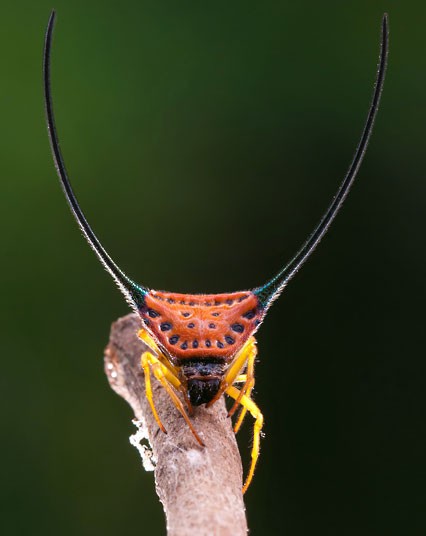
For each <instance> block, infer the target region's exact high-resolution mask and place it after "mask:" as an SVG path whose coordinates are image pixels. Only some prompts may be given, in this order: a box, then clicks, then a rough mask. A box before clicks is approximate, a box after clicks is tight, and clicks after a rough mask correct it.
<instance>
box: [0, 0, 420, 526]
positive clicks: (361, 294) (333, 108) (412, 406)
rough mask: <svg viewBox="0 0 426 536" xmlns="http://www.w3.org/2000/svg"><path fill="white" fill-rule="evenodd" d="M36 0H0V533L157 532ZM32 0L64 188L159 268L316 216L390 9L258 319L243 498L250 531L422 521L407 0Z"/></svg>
mask: <svg viewBox="0 0 426 536" xmlns="http://www.w3.org/2000/svg"><path fill="white" fill-rule="evenodd" d="M52 7H53V6H52V3H51V2H50V1H49V2H45V1H44V0H40V1H38V2H29V1H28V0H23V1H22V2H19V3H18V2H15V3H11V2H10V3H6V4H4V5H3V6H2V17H1V23H0V24H1V32H0V39H1V50H2V83H1V86H0V95H1V97H0V107H1V118H2V121H1V122H2V130H1V131H2V144H1V145H2V156H1V164H0V165H1V169H2V181H1V189H2V192H1V197H0V200H1V201H0V202H1V210H0V218H1V228H2V229H3V232H2V258H3V260H2V263H1V265H2V281H3V288H2V305H3V306H2V319H1V325H2V329H3V337H2V356H3V357H2V363H3V365H2V367H3V368H2V371H3V372H2V374H1V378H0V382H1V396H2V401H1V412H2V415H1V431H2V434H1V435H2V439H1V447H0V448H1V459H2V463H1V465H2V469H1V472H2V476H1V493H2V496H1V497H0V509H1V510H2V512H1V518H0V519H1V521H0V523H1V533H2V534H5V535H46V534H55V535H57V534H59V535H65V536H67V535H100V534H102V535H103V536H107V535H114V536H116V535H117V534H120V535H123V536H131V535H139V534H150V535H161V534H164V533H165V529H164V521H163V514H162V509H161V506H160V504H159V502H158V500H157V497H156V495H155V491H154V485H153V476H152V474H146V473H144V472H143V471H142V470H141V464H140V460H139V457H138V454H137V452H136V451H135V449H134V448H132V447H131V446H130V445H129V443H128V436H129V435H130V434H131V433H133V431H134V428H133V426H132V424H131V417H132V414H131V412H130V409H129V408H128V407H127V406H126V404H125V403H124V402H123V401H122V400H121V399H119V398H118V397H117V396H116V395H115V394H114V393H113V392H112V391H111V390H110V388H109V386H108V385H107V381H106V379H105V376H104V373H103V369H102V365H103V363H102V356H103V348H104V346H105V344H106V342H107V340H108V333H109V327H110V324H111V322H112V321H113V320H114V319H116V318H117V317H119V316H122V315H124V314H126V313H127V312H128V308H127V306H126V304H125V302H124V300H123V299H122V297H121V295H120V294H119V292H118V291H117V290H116V289H115V288H114V285H113V283H112V282H111V280H110V279H109V277H108V275H107V274H106V273H104V271H103V270H102V268H101V266H100V265H99V264H98V262H97V260H96V258H95V256H94V255H93V253H92V252H91V251H90V249H89V248H88V247H87V245H86V244H85V242H84V240H83V239H82V237H81V236H80V233H79V231H78V229H77V227H76V224H75V222H74V220H73V219H72V217H71V215H70V213H69V210H68V208H67V206H66V204H65V201H64V199H63V196H62V192H61V190H60V187H59V184H58V180H57V178H56V175H55V171H54V168H53V164H52V160H51V156H50V150H49V146H48V140H47V135H46V128H45V124H44V111H43V98H42V82H41V55H42V46H43V36H44V35H43V34H44V29H45V26H46V23H47V20H48V16H49V12H50V9H51V8H52ZM54 7H55V8H56V9H57V12H58V20H57V26H56V33H55V40H54V49H53V57H52V85H53V93H54V101H55V108H56V115H57V122H58V131H59V136H60V139H61V142H62V148H63V151H64V156H65V160H66V163H67V165H68V170H69V173H70V176H71V178H72V180H73V184H74V187H75V190H76V193H77V195H78V198H79V200H80V203H81V205H82V207H83V209H84V211H85V212H86V215H87V217H88V219H89V221H90V222H91V223H92V224H93V227H94V229H95V231H96V232H97V234H98V236H99V237H100V239H101V240H102V241H103V242H104V244H105V246H106V248H107V249H108V251H109V252H110V253H111V255H112V256H113V258H114V259H116V260H117V261H118V263H119V264H120V265H121V267H122V268H123V269H124V270H125V271H126V272H127V273H128V274H129V275H130V276H131V277H132V278H134V279H135V280H137V281H140V282H142V283H144V284H146V285H148V286H151V287H153V288H156V289H167V290H173V291H181V292H219V291H230V290H240V289H245V288H250V287H254V286H256V285H258V284H260V283H262V282H263V281H264V280H266V278H268V277H270V276H271V275H272V274H273V273H274V272H276V271H277V270H278V268H279V267H280V265H281V264H282V263H284V262H285V261H287V260H288V259H289V258H290V257H291V256H292V254H293V253H294V252H295V251H296V249H297V248H298V247H299V246H300V245H301V243H302V242H303V240H304V239H305V238H306V236H307V235H308V234H309V233H310V231H311V230H312V229H313V227H314V225H315V224H316V223H317V221H318V219H319V217H320V215H321V214H322V212H323V211H324V210H325V208H326V206H327V204H328V203H329V201H330V199H331V197H332V196H333V194H334V192H335V190H336V188H337V185H338V184H339V181H340V180H341V178H342V176H343V174H344V173H345V171H346V169H347V167H348V165H349V162H350V159H351V157H352V155H353V153H354V150H355V147H356V144H357V142H358V139H359V136H360V133H361V129H362V126H363V122H364V120H365V116H366V112H367V108H368V105H369V102H370V97H371V93H372V84H373V80H374V76H375V70H376V64H377V57H378V50H379V49H378V46H379V30H380V20H381V16H382V13H383V12H384V11H388V12H389V17H390V28H391V47H390V57H389V69H388V77H387V81H386V84H385V90H384V94H383V100H382V106H381V109H380V113H379V116H378V120H377V123H376V127H375V131H374V134H373V137H372V140H371V143H370V147H369V151H368V153H367V156H366V159H365V162H364V164H363V166H362V169H361V171H360V174H359V177H358V180H357V182H356V184H355V187H354V189H353V191H352V193H351V195H350V196H349V198H348V200H347V202H346V204H345V207H344V209H343V211H342V213H341V214H340V215H339V217H338V219H337V221H336V223H335V224H334V225H333V227H332V229H331V231H330V233H329V235H328V236H327V237H326V239H324V241H323V242H322V243H321V245H320V247H319V248H318V251H317V252H316V253H315V254H314V255H313V257H312V259H311V260H310V261H309V263H308V264H307V265H306V266H305V268H304V269H303V270H302V272H301V273H300V274H299V275H298V276H297V277H296V278H295V280H294V281H293V283H292V284H291V285H290V286H289V287H288V289H287V290H286V292H285V294H284V296H283V297H282V298H281V299H280V300H279V301H278V302H277V303H276V305H274V307H273V308H272V309H271V311H270V313H269V315H268V318H267V319H266V322H265V324H264V326H263V327H262V329H261V330H260V332H259V333H258V340H259V352H260V356H259V363H258V366H257V385H256V400H257V402H258V403H259V405H260V407H261V408H262V410H263V412H264V415H265V420H266V426H265V433H266V437H265V439H264V440H263V443H262V453H261V458H260V462H259V465H258V469H257V473H256V476H255V480H254V483H253V485H252V487H251V489H250V490H249V492H248V494H247V497H246V502H247V512H248V517H249V525H250V527H251V534H253V535H265V534H266V535H276V534H285V535H287V536H304V535H308V534H324V535H327V536H334V535H336V536H337V535H345V536H346V535H354V536H355V535H359V534H363V535H374V536H377V535H385V534H386V535H406V534H409V535H423V534H425V531H426V491H425V490H426V462H425V459H426V440H425V433H424V428H425V421H426V390H425V385H426V366H425V350H424V347H425V325H424V303H425V283H424V273H425V262H426V253H425V247H424V234H425V223H426V216H425V209H426V203H425V198H426V178H425V172H426V166H425V158H424V155H425V149H424V146H425V140H424V138H425V134H424V125H425V123H426V105H425V97H424V96H425V88H426V65H425V57H426V54H425V52H426V50H425V48H426V47H425V41H426V37H425V20H426V8H425V4H424V2H420V1H417V2H414V1H413V2H396V1H387V2H384V1H374V2H372V1H371V0H369V1H366V0H364V1H356V2H354V1H347V2H331V1H330V2H298V3H296V2H287V1H282V2H276V1H265V2H251V1H244V2H242V1H234V2H214V3H211V2H204V3H202V2H185V1H183V2H166V1H156V2H153V1H140V2H131V1H126V0H123V1H122V2H120V3H117V2H110V1H105V0H104V1H103V2H101V1H92V2H82V1H75V2H72V3H71V2H66V1H64V0H57V1H56V3H55V5H54ZM246 426H247V428H246V430H245V432H244V433H243V434H242V436H241V441H240V447H241V451H242V453H243V454H244V456H245V460H247V454H248V452H249V448H248V442H250V428H249V427H248V424H247V425H246ZM212 534H213V530H212ZM194 536H196V535H194Z"/></svg>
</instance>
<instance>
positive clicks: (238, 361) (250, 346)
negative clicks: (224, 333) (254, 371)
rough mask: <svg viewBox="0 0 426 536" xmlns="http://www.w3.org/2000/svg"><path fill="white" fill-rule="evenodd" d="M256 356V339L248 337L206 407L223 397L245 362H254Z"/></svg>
mask: <svg viewBox="0 0 426 536" xmlns="http://www.w3.org/2000/svg"><path fill="white" fill-rule="evenodd" d="M256 355H257V349H256V339H255V338H254V337H250V338H249V339H248V341H247V342H246V343H245V345H244V346H243V347H242V348H241V350H240V351H239V352H238V353H237V355H236V356H235V357H234V360H233V361H232V363H231V365H230V366H229V368H228V370H227V372H226V374H225V376H224V378H223V380H222V383H221V386H220V389H219V391H218V392H217V394H216V396H215V397H214V398H213V400H211V401H210V402H209V403H208V404H207V407H209V406H211V405H213V404H214V403H215V402H216V400H218V399H219V398H220V397H221V396H222V395H223V393H224V392H225V391H226V389H227V388H228V387H230V386H231V385H232V384H233V383H234V382H235V380H236V379H237V377H239V374H240V372H241V371H242V370H243V369H244V367H245V366H246V363H247V361H248V360H249V359H250V358H252V359H253V361H254V359H255V357H256Z"/></svg>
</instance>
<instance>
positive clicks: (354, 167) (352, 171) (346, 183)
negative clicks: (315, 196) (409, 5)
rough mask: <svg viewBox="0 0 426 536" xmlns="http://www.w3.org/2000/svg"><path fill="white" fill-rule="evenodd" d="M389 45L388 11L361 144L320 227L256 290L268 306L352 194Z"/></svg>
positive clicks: (263, 304)
mask: <svg viewBox="0 0 426 536" xmlns="http://www.w3.org/2000/svg"><path fill="white" fill-rule="evenodd" d="M388 48H389V30H388V18H387V14H386V13H385V14H384V15H383V19H382V32H381V45H380V56H379V66H378V70H377V77H376V81H375V86H374V92H373V98H372V101H371V105H370V109H369V112H368V115H367V120H366V123H365V126H364V130H363V132H362V135H361V139H360V142H359V144H358V147H357V150H356V152H355V156H354V158H353V160H352V163H351V165H350V167H349V170H348V172H347V174H346V176H345V178H344V179H343V182H342V183H341V185H340V187H339V189H338V191H337V193H336V195H335V197H334V198H333V201H332V202H331V204H330V206H329V207H328V209H327V211H326V212H325V214H324V215H323V217H322V219H321V221H320V222H319V224H318V226H317V227H316V229H315V230H314V232H313V233H312V234H311V235H310V237H309V238H308V240H307V241H306V242H305V243H304V244H303V246H302V247H301V249H300V250H299V251H298V252H297V254H296V255H295V256H294V257H293V259H292V260H291V261H290V262H289V263H288V264H287V265H286V266H285V267H284V268H283V269H282V270H281V271H280V272H278V274H277V275H275V277H273V278H272V279H270V280H269V281H268V282H267V283H266V284H264V285H263V286H261V287H258V288H256V289H254V290H253V292H254V294H256V296H257V297H258V299H259V301H260V303H261V306H262V307H263V308H264V309H267V308H268V307H269V306H270V305H271V303H272V302H273V301H274V300H275V299H276V298H277V297H278V296H279V295H280V294H281V292H282V291H283V290H284V288H285V287H286V285H287V283H288V282H289V281H290V280H291V279H292V278H293V277H294V276H295V275H296V273H297V272H298V271H299V270H300V268H301V267H302V265H303V264H304V263H305V262H306V261H307V259H308V258H309V257H310V255H311V254H312V253H313V251H314V250H315V248H316V247H317V245H318V244H319V242H320V241H321V239H322V237H323V236H324V235H325V233H326V232H327V231H328V229H329V227H330V225H331V224H332V222H333V220H334V218H335V217H336V215H337V213H338V212H339V210H340V208H341V207H342V205H343V202H344V201H345V199H346V196H347V195H348V193H349V190H350V188H351V186H352V184H353V182H354V180H355V177H356V175H357V173H358V170H359V167H360V166H361V163H362V160H363V158H364V154H365V151H366V149H367V145H368V142H369V139H370V136H371V132H372V129H373V125H374V120H375V118H376V115H377V110H378V108H379V103H380V97H381V94H382V89H383V83H384V80H385V74H386V66H387V56H388Z"/></svg>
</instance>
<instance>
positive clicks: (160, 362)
mask: <svg viewBox="0 0 426 536" xmlns="http://www.w3.org/2000/svg"><path fill="white" fill-rule="evenodd" d="M138 336H139V338H140V339H141V340H142V341H144V343H145V344H146V345H147V346H149V348H150V349H151V350H152V352H151V351H146V352H144V353H143V354H142V357H141V366H142V369H143V371H144V374H145V386H146V397H147V399H148V402H149V405H150V407H151V410H152V413H153V415H154V418H155V420H156V422H157V424H158V426H159V427H160V429H161V430H162V431H163V432H166V429H165V428H164V425H163V423H162V422H161V419H160V417H159V415H158V412H157V410H156V408H155V404H154V398H153V394H152V386H151V374H150V373H151V370H152V373H153V374H154V376H155V378H156V379H157V380H158V381H159V382H160V383H161V385H162V386H163V387H164V389H166V391H167V394H168V395H169V396H170V398H171V399H172V402H173V404H174V405H175V407H176V408H177V409H178V410H179V412H180V413H181V415H182V417H183V418H184V419H185V421H186V423H187V424H188V426H189V428H190V430H191V432H192V433H193V435H194V437H195V439H196V440H197V441H198V443H199V444H200V445H201V446H204V443H203V441H202V440H201V438H200V436H199V435H198V434H197V432H196V430H195V429H194V427H193V426H192V423H191V421H190V420H189V417H188V414H187V412H186V410H185V408H184V406H183V404H182V402H181V400H180V398H179V397H178V396H177V394H176V393H175V391H174V390H173V388H172V386H173V387H174V388H175V389H176V390H177V391H180V392H181V393H182V394H183V396H184V398H185V401H186V402H187V403H188V407H189V410H190V412H192V406H191V404H190V403H189V400H188V397H187V394H186V391H185V389H184V388H183V385H182V382H181V381H180V380H179V378H178V372H177V369H176V367H174V366H173V365H172V364H171V363H170V361H169V360H168V359H167V358H166V357H165V356H164V355H163V354H162V353H161V350H160V349H159V348H158V346H157V344H156V343H155V341H154V340H153V339H152V337H151V336H150V335H149V333H147V332H146V331H145V330H143V329H141V330H140V331H139V333H138ZM154 352H155V354H157V355H154ZM166 433H167V432H166Z"/></svg>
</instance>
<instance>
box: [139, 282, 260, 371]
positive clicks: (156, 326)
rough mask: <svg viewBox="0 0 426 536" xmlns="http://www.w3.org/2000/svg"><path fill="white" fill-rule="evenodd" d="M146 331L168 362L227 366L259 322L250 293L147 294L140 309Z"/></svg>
mask: <svg viewBox="0 0 426 536" xmlns="http://www.w3.org/2000/svg"><path fill="white" fill-rule="evenodd" d="M140 314H141V316H142V318H143V320H144V322H145V325H146V329H147V330H148V331H149V332H150V333H151V334H152V335H153V337H154V338H155V340H156V341H157V342H158V344H159V345H160V347H162V348H163V349H164V350H165V351H166V353H167V354H168V355H169V356H170V358H171V361H172V362H174V363H175V364H178V363H179V362H181V361H182V360H187V359H195V358H223V359H224V361H226V362H229V361H230V360H231V359H232V358H233V356H234V355H235V354H236V353H237V352H238V350H239V349H240V348H241V347H242V346H243V345H244V343H245V342H246V341H247V339H248V338H249V337H250V336H251V335H252V334H253V333H254V331H256V329H257V327H258V326H259V324H260V323H261V321H262V316H263V315H262V311H261V309H260V307H259V304H258V299H257V297H256V296H255V295H254V294H253V293H252V292H233V293H229V294H176V293H172V292H158V291H155V290H151V291H150V292H149V293H148V294H147V295H146V296H145V304H144V306H143V307H142V308H141V309H140Z"/></svg>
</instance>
